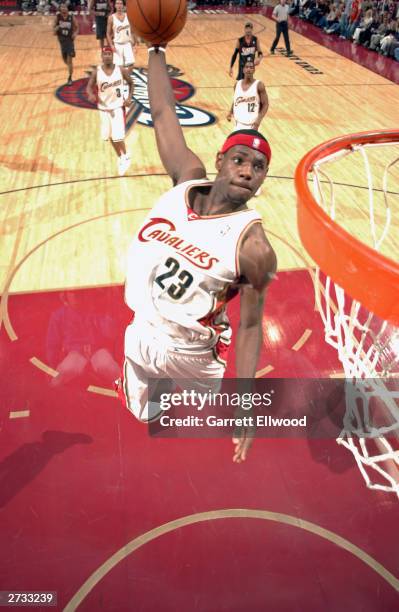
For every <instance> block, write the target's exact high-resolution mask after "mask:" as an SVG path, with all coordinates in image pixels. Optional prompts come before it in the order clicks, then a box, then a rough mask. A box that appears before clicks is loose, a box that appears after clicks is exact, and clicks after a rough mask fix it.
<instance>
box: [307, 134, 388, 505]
mask: <svg viewBox="0 0 399 612" xmlns="http://www.w3.org/2000/svg"><path fill="white" fill-rule="evenodd" d="M398 162H399V143H389V144H365V145H353V146H352V147H351V148H350V149H344V150H340V151H339V152H337V153H335V154H332V155H329V156H327V157H325V158H323V159H321V160H318V161H317V162H316V163H315V164H314V166H313V168H312V170H313V190H314V195H315V199H316V201H317V202H318V204H319V206H321V207H322V208H323V210H324V211H325V212H326V213H327V214H329V215H330V217H331V218H332V219H334V220H335V222H336V223H338V224H339V225H341V226H342V227H344V229H346V230H347V231H349V232H350V233H351V234H354V235H356V234H357V236H356V237H357V238H358V239H359V240H361V241H363V242H365V243H366V244H367V245H368V246H370V247H372V248H373V249H375V250H376V251H379V252H382V253H384V251H385V254H387V255H389V256H391V257H392V255H393V256H394V257H396V258H398V256H399V252H398V240H397V237H398V231H397V227H396V229H395V223H394V222H393V221H392V219H393V218H394V219H395V220H396V223H397V220H398V219H399V214H396V213H399V193H398V191H399V190H398V189H396V192H395V190H394V188H391V190H390V187H389V186H390V184H392V185H393V187H394V186H395V185H396V187H397V186H398V184H399V181H398V180H397V174H396V173H397V170H398ZM340 166H341V167H340ZM346 171H349V172H350V174H349V175H350V177H351V183H352V185H351V192H352V194H351V196H350V197H351V199H350V200H349V202H348V197H349V193H350V192H349V190H348V187H349V185H348V184H343V183H342V182H340V177H342V176H345V172H346ZM338 177H339V178H338ZM365 178H366V181H365V180H364V179H365ZM341 181H342V179H341ZM353 183H355V185H353ZM364 183H366V184H364ZM362 185H363V186H362ZM377 185H378V186H377ZM339 187H340V189H339ZM337 191H338V192H339V193H337ZM354 192H356V193H354ZM392 213H394V214H392ZM395 232H396V234H395ZM370 291H373V279H372V278H370ZM315 296H316V305H317V307H318V309H319V311H320V314H321V317H322V319H323V322H324V326H325V339H326V342H327V343H328V344H330V345H331V346H333V347H334V348H335V349H336V350H337V353H338V357H339V360H340V362H341V363H342V366H343V372H344V375H345V378H346V381H347V382H346V414H345V418H344V427H343V430H342V432H341V435H340V437H339V438H338V440H337V441H338V443H339V444H342V445H343V446H345V447H346V448H347V449H349V450H350V451H351V452H352V453H353V455H354V457H355V459H356V462H357V465H358V466H359V469H360V471H361V473H362V475H363V477H364V479H365V481H366V483H367V486H368V487H370V488H372V489H377V490H382V491H391V492H394V493H396V494H397V495H398V497H399V329H398V328H396V327H394V326H393V325H391V324H390V323H388V322H387V321H384V320H381V319H380V318H379V317H377V316H376V315H375V314H373V313H371V312H369V311H368V310H367V309H365V308H364V307H363V306H362V305H361V304H360V303H359V302H357V301H356V300H354V299H352V298H351V297H350V296H349V295H348V292H345V291H344V290H343V289H342V288H341V287H339V286H338V285H336V284H335V283H334V282H333V281H332V280H331V279H330V278H329V277H328V276H325V275H324V274H323V272H322V271H321V270H320V269H318V268H317V269H316V274H315ZM398 300H399V296H398Z"/></svg>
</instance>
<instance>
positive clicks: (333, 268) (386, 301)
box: [295, 130, 399, 326]
mask: <svg viewBox="0 0 399 612" xmlns="http://www.w3.org/2000/svg"><path fill="white" fill-rule="evenodd" d="M387 143H392V144H393V143H396V144H399V131H397V130H384V131H378V132H362V133H359V134H349V135H346V136H342V137H338V138H333V139H331V140H329V141H327V142H324V143H322V144H320V145H318V146H317V147H315V148H314V149H312V150H311V151H309V152H308V153H307V154H306V155H305V156H304V157H303V158H302V159H301V161H300V162H299V164H298V166H297V168H296V171H295V187H296V192H297V200H298V207H297V221H298V230H299V235H300V237H301V240H302V243H303V245H304V247H305V248H306V250H307V251H308V253H309V255H310V256H311V257H312V259H313V260H314V261H315V262H316V263H317V265H318V266H319V268H320V269H321V270H322V271H323V272H324V273H325V274H326V275H327V276H329V277H330V278H331V279H332V280H333V281H334V282H335V283H336V284H337V285H339V286H340V287H342V288H343V289H344V290H345V291H346V292H347V293H348V294H349V295H350V296H351V297H352V298H354V299H355V300H357V301H358V302H360V303H361V304H363V306H365V307H366V308H367V309H368V310H369V311H371V312H373V313H374V314H376V315H377V316H379V317H381V318H382V319H386V320H388V321H390V322H391V323H393V324H394V325H396V326H399V264H398V263H397V262H395V261H393V260H392V259H389V258H388V257H385V256H384V255H381V253H378V252H377V251H376V250H374V249H373V248H371V247H369V246H368V245H366V244H364V243H363V242H360V241H359V240H358V239H357V238H354V237H353V236H351V235H350V234H349V233H348V232H347V231H345V230H344V229H343V228H342V227H340V226H339V225H338V224H337V223H336V222H335V221H333V219H331V217H330V216H329V215H328V214H327V213H326V212H324V210H323V209H322V208H321V207H320V206H319V204H318V203H317V201H316V199H315V197H314V195H313V193H312V192H311V189H310V186H309V182H308V174H309V173H311V172H312V170H313V167H314V164H315V163H316V162H318V161H319V160H322V159H324V158H326V157H328V156H330V155H332V154H334V153H336V152H338V151H341V150H343V149H352V148H353V147H354V146H355V145H364V144H387Z"/></svg>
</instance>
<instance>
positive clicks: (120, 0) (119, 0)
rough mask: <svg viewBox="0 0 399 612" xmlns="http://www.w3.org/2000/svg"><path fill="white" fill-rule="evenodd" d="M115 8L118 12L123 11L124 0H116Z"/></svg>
mask: <svg viewBox="0 0 399 612" xmlns="http://www.w3.org/2000/svg"><path fill="white" fill-rule="evenodd" d="M115 10H116V12H117V13H123V0H116V1H115Z"/></svg>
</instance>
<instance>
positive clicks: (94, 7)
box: [87, 0, 111, 49]
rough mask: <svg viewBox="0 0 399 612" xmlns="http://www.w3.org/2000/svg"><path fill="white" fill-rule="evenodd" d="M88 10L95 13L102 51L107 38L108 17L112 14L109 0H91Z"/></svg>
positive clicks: (97, 33)
mask: <svg viewBox="0 0 399 612" xmlns="http://www.w3.org/2000/svg"><path fill="white" fill-rule="evenodd" d="M87 9H88V11H89V12H90V13H91V12H94V17H95V20H96V38H97V40H99V41H100V49H102V48H103V46H104V42H105V40H106V38H107V23H108V15H109V14H110V12H111V6H110V3H109V0H89V1H88V4H87Z"/></svg>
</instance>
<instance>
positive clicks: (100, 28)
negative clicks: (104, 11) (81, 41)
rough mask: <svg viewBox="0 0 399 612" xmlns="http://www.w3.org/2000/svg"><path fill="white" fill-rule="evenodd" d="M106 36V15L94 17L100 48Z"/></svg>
mask: <svg viewBox="0 0 399 612" xmlns="http://www.w3.org/2000/svg"><path fill="white" fill-rule="evenodd" d="M106 36H107V19H106V17H96V38H97V40H98V41H99V43H100V49H102V48H103V46H104V41H105V38H106Z"/></svg>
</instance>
